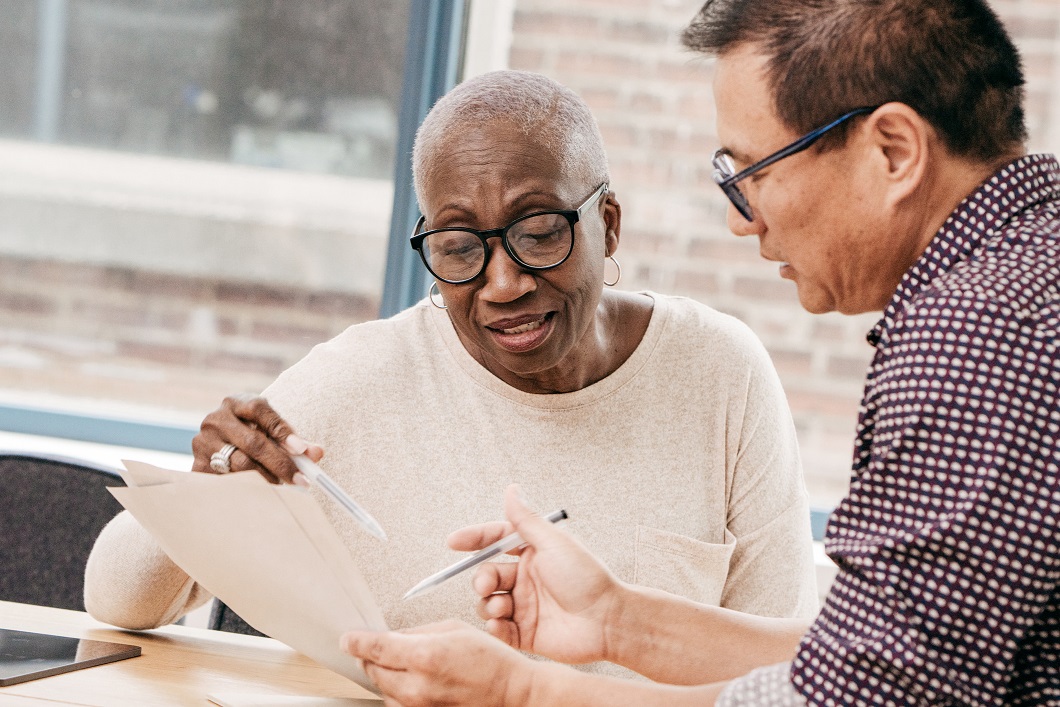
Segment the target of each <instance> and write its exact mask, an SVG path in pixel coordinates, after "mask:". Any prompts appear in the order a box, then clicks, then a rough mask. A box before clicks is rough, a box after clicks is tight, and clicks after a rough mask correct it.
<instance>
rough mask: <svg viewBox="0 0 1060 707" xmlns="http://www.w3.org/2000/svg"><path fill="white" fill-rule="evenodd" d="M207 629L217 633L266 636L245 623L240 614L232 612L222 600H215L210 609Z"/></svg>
mask: <svg viewBox="0 0 1060 707" xmlns="http://www.w3.org/2000/svg"><path fill="white" fill-rule="evenodd" d="M206 626H207V628H212V629H214V630H215V631H229V632H230V633H245V634H248V635H251V636H264V635H265V634H264V633H262V632H261V631H259V630H257V629H256V628H254V627H253V626H251V625H250V624H248V623H247V622H246V621H244V620H243V619H242V618H241V617H240V616H239V614H237V613H236V612H234V611H232V610H231V609H230V608H229V607H228V605H227V604H225V603H224V602H223V601H221V600H220V599H214V600H213V608H212V609H210V619H209V622H208V623H207V624H206Z"/></svg>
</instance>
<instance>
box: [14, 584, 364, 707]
mask: <svg viewBox="0 0 1060 707" xmlns="http://www.w3.org/2000/svg"><path fill="white" fill-rule="evenodd" d="M0 627H3V628H11V629H18V630H20V631H34V632H37V633H54V634H58V635H63V636H73V637H76V638H90V639H95V640H99V641H112V642H115V643H127V644H132V645H137V646H140V647H141V650H142V653H141V655H140V656H139V657H137V658H129V659H127V660H120V661H118V662H116V663H108V664H106V665H99V666H96V667H93V668H86V669H83V670H76V671H74V672H72V673H66V674H63V675H53V676H52V677H48V678H42V679H40V680H32V681H30V682H24V683H19V684H17V685H11V686H9V687H0V705H4V706H5V707H7V705H11V706H12V707H18V706H19V705H41V704H42V703H45V702H47V703H50V704H52V705H56V704H58V705H98V706H99V707H122V706H123V705H129V707H134V706H135V707H144V706H145V705H150V706H151V707H154V706H155V705H158V706H159V707H161V706H163V705H202V706H204V707H212V704H213V703H211V702H210V701H209V700H208V699H207V695H233V696H239V695H246V696H247V697H253V696H254V695H261V696H263V697H264V696H268V695H274V696H280V695H291V696H306V697H309V698H317V700H319V699H320V698H327V697H331V698H371V697H374V696H373V695H371V694H370V693H369V692H368V691H366V690H365V689H364V688H362V687H361V686H360V685H358V684H356V683H355V682H352V681H350V680H348V679H346V678H344V677H342V676H341V675H338V674H337V673H333V672H331V671H330V670H328V669H327V668H323V667H321V666H320V665H318V664H316V663H314V662H313V661H312V660H310V659H309V658H306V657H305V656H303V655H301V654H299V653H297V652H295V651H294V650H292V649H291V648H289V647H287V646H286V645H284V644H283V643H280V642H279V641H275V640H273V639H271V638H261V637H259V636H244V635H242V634H235V633H227V632H223V631H211V630H209V629H202V628H188V627H185V626H167V627H165V628H160V629H155V630H152V631H124V630H121V629H116V628H114V627H113V626H108V625H106V624H102V623H99V622H98V621H95V620H94V619H92V617H90V616H89V615H88V614H86V613H83V612H80V611H67V610H65V609H52V608H49V607H42V606H30V605H28V604H15V603H12V602H6V601H0ZM308 702H309V703H310V704H313V703H314V700H313V699H309V700H308ZM248 704H249V702H248ZM292 704H296V703H294V702H292ZM317 704H319V702H317ZM350 704H356V702H351V703H350ZM375 704H377V705H382V702H376V703H375Z"/></svg>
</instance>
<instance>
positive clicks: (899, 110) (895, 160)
mask: <svg viewBox="0 0 1060 707" xmlns="http://www.w3.org/2000/svg"><path fill="white" fill-rule="evenodd" d="M869 121H870V124H869V128H870V133H869V134H870V139H871V140H872V147H873V150H874V152H875V153H876V156H877V159H876V160H875V161H874V162H875V164H876V165H877V166H878V168H879V170H878V172H877V174H878V176H879V177H880V179H881V181H882V184H883V186H884V188H885V189H886V198H885V201H886V203H887V204H888V205H890V206H895V205H897V204H899V203H901V202H902V201H904V200H905V199H906V198H907V197H909V195H910V194H912V193H914V192H915V191H916V190H917V189H918V188H919V187H920V186H921V184H922V183H923V180H924V178H925V175H926V174H927V167H928V158H929V155H930V152H931V143H932V140H933V138H934V135H935V131H934V129H933V128H932V127H931V125H930V124H928V122H927V121H926V120H924V118H922V117H921V116H920V114H919V113H917V112H916V111H915V110H913V109H912V108H910V107H909V106H907V105H905V104H904V103H886V104H884V105H882V106H880V107H879V108H877V109H876V111H875V112H874V113H873V114H872V115H871V116H870V117H869Z"/></svg>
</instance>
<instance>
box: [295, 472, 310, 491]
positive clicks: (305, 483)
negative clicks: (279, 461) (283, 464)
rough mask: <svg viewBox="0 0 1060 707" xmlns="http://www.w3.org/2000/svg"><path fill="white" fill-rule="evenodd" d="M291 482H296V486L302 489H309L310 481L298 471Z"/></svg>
mask: <svg viewBox="0 0 1060 707" xmlns="http://www.w3.org/2000/svg"><path fill="white" fill-rule="evenodd" d="M291 481H292V482H294V484H295V486H301V487H302V488H309V479H307V478H306V477H305V474H303V473H302V472H300V471H296V472H295V474H294V476H292V477H291Z"/></svg>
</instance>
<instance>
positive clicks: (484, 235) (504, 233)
mask: <svg viewBox="0 0 1060 707" xmlns="http://www.w3.org/2000/svg"><path fill="white" fill-rule="evenodd" d="M607 190H608V183H607V182H604V183H603V184H601V185H600V186H599V187H597V188H596V191H594V192H593V193H592V194H591V195H590V196H589V198H588V199H586V200H585V201H583V202H582V204H581V205H580V206H578V207H577V208H574V209H549V210H545V211H535V212H533V213H530V214H526V215H525V216H520V217H519V218H517V219H515V220H514V221H512V222H511V223H509V224H508V225H507V226H504V227H502V228H490V229H487V230H484V231H480V230H478V229H475V228H466V227H463V226H454V227H451V228H436V229H433V230H431V231H424V232H423V233H419V232H418V231H419V230H420V229H421V228H423V225H424V224H425V223H426V222H427V217H426V216H420V218H419V220H418V221H417V222H416V227H415V228H414V229H413V230H412V233H413V235H412V237H411V238H409V245H411V246H412V249H413V250H414V251H416V252H417V253H419V254H420V260H422V261H423V266H424V267H425V268H427V270H428V272H430V273H431V275H433V276H434V277H436V278H438V279H439V280H441V281H442V282H445V283H448V284H450V285H462V284H464V283H467V282H471V281H472V280H474V279H475V278H477V277H478V276H479V275H481V274H482V273H484V272H486V266H487V265H489V262H490V249H489V244H488V243H487V240H488V239H490V238H500V239H501V245H502V246H503V248H504V252H505V253H507V254H508V257H509V258H511V259H512V260H513V261H514V262H516V263H517V264H518V265H519V267H521V268H525V269H526V270H531V271H533V272H541V271H543V270H551V269H552V268H557V267H559V266H560V265H563V263H565V262H567V259H568V258H570V254H571V253H573V252H574V224H576V223H578V222H579V221H580V220H581V218H582V216H583V215H584V214H585V212H586V211H588V210H589V209H590V208H592V206H593V205H594V204H595V203H596V202H597V201H599V200H600V197H601V196H603V195H604V194H606V193H607ZM547 214H557V215H559V216H562V217H563V218H565V219H567V223H569V224H570V233H571V238H570V248H568V249H567V254H566V255H564V256H563V258H562V259H561V260H560V261H559V262H558V263H554V264H552V265H530V264H529V263H525V262H523V261H522V260H521V259H520V258H519V256H517V255H516V254H515V252H514V251H513V250H512V247H511V245H510V244H509V243H508V231H509V230H511V229H512V228H513V227H514V226H515V225H516V224H518V223H519V222H521V221H525V220H526V219H529V218H534V217H535V216H544V215H547ZM441 231H464V232H466V233H471V234H474V235H475V236H478V238H479V240H480V241H482V249H483V250H484V251H485V253H486V256H485V257H484V258H483V259H482V269H480V270H479V271H478V272H477V273H475V274H474V276H472V277H468V278H465V279H463V280H447V279H446V278H444V277H442V276H440V275H439V274H438V273H436V272H434V270H432V269H431V266H430V264H429V263H428V262H427V256H426V255H424V253H423V241H424V240H425V239H426V238H427V236H429V235H431V234H432V233H439V232H441Z"/></svg>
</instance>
